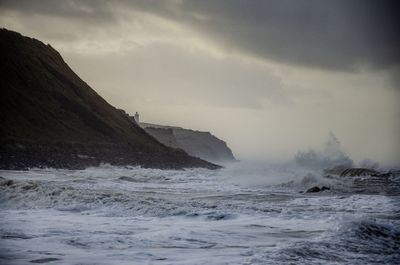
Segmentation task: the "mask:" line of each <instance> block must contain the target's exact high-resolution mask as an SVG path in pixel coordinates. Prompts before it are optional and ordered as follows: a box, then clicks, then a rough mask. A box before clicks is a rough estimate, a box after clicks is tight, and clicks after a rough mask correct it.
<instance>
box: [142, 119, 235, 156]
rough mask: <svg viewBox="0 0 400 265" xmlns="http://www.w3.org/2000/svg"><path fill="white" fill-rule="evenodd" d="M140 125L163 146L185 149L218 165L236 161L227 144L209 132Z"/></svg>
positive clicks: (146, 124)
mask: <svg viewBox="0 0 400 265" xmlns="http://www.w3.org/2000/svg"><path fill="white" fill-rule="evenodd" d="M140 125H141V126H142V127H143V128H144V129H145V130H146V132H148V133H149V134H150V135H152V136H154V137H155V138H156V139H157V140H159V141H160V142H162V143H163V144H165V145H167V146H170V147H173V148H178V149H183V150H184V151H185V152H187V153H188V154H190V155H192V156H196V157H199V158H201V159H204V160H207V161H211V162H216V163H218V162H230V161H236V159H235V157H234V156H233V153H232V151H231V149H230V148H229V147H228V146H227V144H226V143H225V142H224V141H222V140H221V139H218V138H217V137H215V136H214V135H212V134H211V133H209V132H202V131H194V130H190V129H184V128H180V127H172V126H162V125H156V124H150V123H140Z"/></svg>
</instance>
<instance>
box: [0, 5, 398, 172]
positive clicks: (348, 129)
mask: <svg viewBox="0 0 400 265" xmlns="http://www.w3.org/2000/svg"><path fill="white" fill-rule="evenodd" d="M399 11H400V4H397V3H396V1H389V0H381V1H375V0H335V1H329V0H264V1H259V0H252V1H248V0H226V1H223V0H202V1H196V0H159V1H156V0H137V1H136V0H133V1H106V0H99V1H89V0H87V1H73V0H65V1H52V0H43V1H35V0H32V1H14V0H0V27H4V28H7V29H10V30H15V31H18V32H20V33H22V34H24V35H27V36H30V37H34V38H37V39H39V40H41V41H43V42H45V43H50V44H51V46H52V47H54V48H55V49H57V50H58V51H59V52H60V53H61V55H62V56H63V58H64V60H65V61H66V62H67V63H68V64H69V65H70V66H71V68H72V69H73V70H74V71H75V72H76V73H77V74H78V75H79V76H80V77H81V78H82V79H83V80H85V81H86V82H87V83H88V84H89V85H90V86H91V87H92V88H93V89H95V90H96V91H97V92H98V93H99V94H100V95H101V96H103V97H104V98H105V99H106V100H107V101H108V102H109V103H110V104H112V105H114V106H115V107H117V108H122V109H124V110H126V111H127V112H128V113H131V114H134V113H135V112H136V111H138V112H139V113H140V116H141V120H142V121H144V122H150V123H157V124H165V125H174V126H181V127H185V128H191V129H195V130H202V131H210V132H211V133H213V134H214V135H216V136H218V137H219V138H221V139H223V140H225V141H226V142H227V143H228V145H229V146H230V147H231V149H232V150H233V152H234V154H235V156H236V157H237V158H238V159H243V160H246V159H257V160H282V159H291V158H293V156H294V155H295V154H296V153H297V152H298V151H299V150H308V149H311V148H313V149H320V148H322V147H321V146H322V144H323V143H324V142H325V140H326V139H327V137H328V135H329V134H330V132H333V133H334V135H335V136H336V137H337V138H338V139H339V140H340V142H341V145H342V148H343V149H344V151H345V152H346V153H347V154H348V155H349V156H350V157H351V158H352V159H354V160H355V161H359V160H362V159H364V158H369V159H372V160H375V161H378V162H380V163H382V164H400V137H399V135H400V106H399V102H400V49H399V47H400V30H399V27H398V25H400V23H399V22H400V21H399V16H397V14H398V13H399Z"/></svg>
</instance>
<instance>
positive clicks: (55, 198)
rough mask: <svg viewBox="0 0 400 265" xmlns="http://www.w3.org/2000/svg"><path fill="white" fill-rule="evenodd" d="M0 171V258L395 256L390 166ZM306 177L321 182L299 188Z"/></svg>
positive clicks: (370, 259)
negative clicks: (335, 170) (334, 175)
mask: <svg viewBox="0 0 400 265" xmlns="http://www.w3.org/2000/svg"><path fill="white" fill-rule="evenodd" d="M0 176H1V177H2V178H4V179H5V180H4V179H2V180H1V181H2V182H1V183H2V185H1V186H0V210H1V211H0V237H1V239H0V240H1V241H0V242H1V243H0V264H38V263H41V264H43V263H44V264H207V265H212V264H399V263H400V193H399V192H398V191H399V187H400V184H399V178H398V177H393V178H392V179H388V180H385V181H378V182H376V181H373V182H371V183H372V184H371V185H368V177H364V178H363V179H358V181H354V180H353V179H351V180H348V179H346V180H344V179H331V178H330V179H328V178H322V176H321V175H319V174H318V173H312V174H311V173H309V172H302V171H300V170H296V169H287V168H272V169H270V168H268V167H266V168H265V169H263V170H258V169H257V170H244V169H243V168H242V167H241V166H240V163H238V164H236V165H233V166H228V167H227V168H226V169H223V170H217V171H211V170H206V169H188V170H184V171H173V170H168V171H166V170H155V169H142V168H139V167H133V168H129V167H128V168H120V167H111V166H103V167H99V168H89V169H86V170H79V171H73V170H55V169H32V170H30V171H0ZM6 180H12V181H6ZM360 183H361V184H362V185H361V186H360ZM313 185H327V186H329V187H331V190H329V191H324V192H321V193H315V194H314V193H313V194H308V193H302V191H304V190H305V189H307V188H309V187H311V186H313Z"/></svg>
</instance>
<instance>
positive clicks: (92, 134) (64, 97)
mask: <svg viewBox="0 0 400 265" xmlns="http://www.w3.org/2000/svg"><path fill="white" fill-rule="evenodd" d="M0 124H1V126H0V168H6V169H12V168H14V169H21V168H27V167H43V166H45V167H46V166H47V167H55V168H84V167H87V166H95V165H98V164H99V163H101V162H103V163H111V164H116V165H142V166H145V167H156V168H184V167H206V168H217V167H218V166H216V165H214V164H211V163H208V162H206V161H203V160H201V159H199V158H195V157H191V156H189V155H187V154H186V153H185V152H183V151H181V150H177V149H173V148H170V147H167V146H165V145H164V144H162V143H160V142H158V141H157V140H156V139H155V138H154V137H152V136H150V135H149V134H148V133H146V132H145V131H144V130H143V129H142V128H141V127H140V126H138V125H137V124H136V123H134V122H132V121H131V120H130V119H129V117H128V116H127V115H124V114H123V113H121V111H119V110H117V109H116V108H114V107H113V106H111V105H110V104H108V103H107V102H106V101H105V100H104V99H103V98H102V97H101V96H99V95H98V94H97V93H96V92H95V91H94V90H93V89H92V88H91V87H89V85H88V84H86V83H85V82H84V81H82V80H81V79H80V78H79V76H77V75H76V74H75V73H74V72H73V71H72V70H71V69H70V68H69V66H68V65H67V64H66V63H65V62H64V60H63V59H62V57H61V55H60V54H59V53H58V52H57V51H56V50H55V49H53V48H52V47H51V46H50V45H45V44H43V43H42V42H40V41H38V40H36V39H32V38H28V37H24V36H22V35H20V34H19V33H16V32H12V31H8V30H6V29H1V30H0Z"/></svg>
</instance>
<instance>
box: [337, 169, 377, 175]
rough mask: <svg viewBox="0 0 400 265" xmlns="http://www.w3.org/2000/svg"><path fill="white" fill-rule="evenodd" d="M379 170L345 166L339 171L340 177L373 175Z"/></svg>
mask: <svg viewBox="0 0 400 265" xmlns="http://www.w3.org/2000/svg"><path fill="white" fill-rule="evenodd" d="M378 174H379V172H377V171H375V170H372V169H368V168H347V169H345V170H343V171H342V172H341V173H340V176H341V177H361V176H375V175H378Z"/></svg>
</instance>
